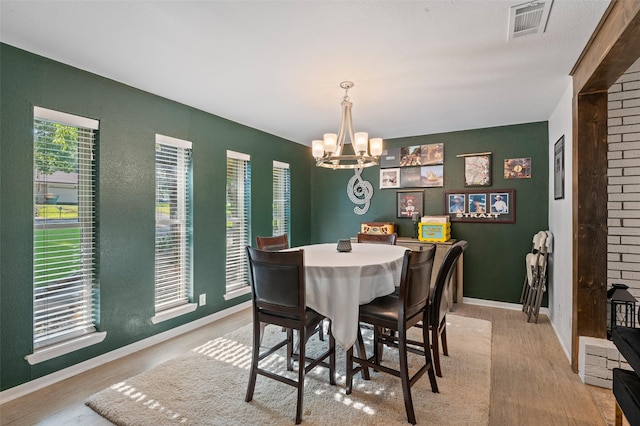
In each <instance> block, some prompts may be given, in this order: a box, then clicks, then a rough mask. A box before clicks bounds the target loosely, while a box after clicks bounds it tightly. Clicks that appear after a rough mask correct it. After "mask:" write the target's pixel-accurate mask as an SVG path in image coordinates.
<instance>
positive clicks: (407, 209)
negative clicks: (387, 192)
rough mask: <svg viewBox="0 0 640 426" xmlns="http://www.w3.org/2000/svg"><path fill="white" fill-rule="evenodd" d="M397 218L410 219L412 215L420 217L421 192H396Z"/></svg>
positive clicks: (421, 212) (421, 205) (421, 211)
mask: <svg viewBox="0 0 640 426" xmlns="http://www.w3.org/2000/svg"><path fill="white" fill-rule="evenodd" d="M396 195H397V203H396V205H397V213H398V214H397V216H398V217H404V218H407V219H411V217H412V216H413V214H415V213H417V214H418V215H420V216H422V214H423V213H424V212H423V210H422V208H423V196H424V192H423V191H398V192H397V194H396Z"/></svg>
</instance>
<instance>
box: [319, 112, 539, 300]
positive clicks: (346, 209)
mask: <svg viewBox="0 0 640 426" xmlns="http://www.w3.org/2000/svg"><path fill="white" fill-rule="evenodd" d="M384 143H385V147H386V148H394V147H403V146H412V145H426V144H433V143H443V144H444V152H445V161H444V185H445V186H444V188H418V189H424V204H425V205H424V209H425V212H426V214H429V215H442V214H443V213H444V205H443V192H444V191H454V190H464V189H465V187H464V172H463V168H464V160H463V159H462V158H458V157H456V156H457V155H459V154H465V153H474V152H492V154H493V155H492V166H493V172H492V185H491V186H490V187H487V188H486V189H487V192H495V190H500V189H515V196H516V222H515V223H514V224H495V223H460V222H454V223H452V226H451V233H452V238H455V239H459V240H467V241H468V242H469V247H468V249H467V251H466V252H465V255H464V297H471V298H478V299H487V300H493V301H501V302H510V303H519V300H520V292H521V290H522V284H523V280H524V271H525V269H524V257H525V255H526V253H528V252H529V251H530V250H531V238H532V237H533V234H535V233H536V232H538V231H539V230H541V229H548V210H549V207H548V191H549V189H548V187H549V182H548V181H549V179H548V152H547V150H548V132H547V122H539V123H530V124H521V125H514V126H503V127H494V128H486V129H477V130H469V131H460V132H451V133H442V134H435V135H428V136H416V137H410V138H398V139H389V140H385V142H384ZM520 157H530V158H531V164H532V177H531V178H530V179H504V177H503V165H504V160H505V159H507V158H520ZM351 176H353V172H351V171H347V170H329V169H320V168H318V169H314V170H313V172H312V177H311V179H312V187H313V193H312V195H313V198H312V201H311V203H312V210H311V223H312V224H313V229H312V233H311V240H312V241H313V242H333V241H337V240H338V238H348V237H351V236H355V235H356V233H357V232H358V230H359V229H360V223H361V222H395V223H396V224H397V225H398V228H399V231H398V235H400V236H404V237H411V236H412V234H413V223H412V221H411V220H410V219H403V218H397V217H396V192H397V191H398V190H397V189H379V187H380V183H379V176H380V168H379V167H372V168H368V169H365V170H364V171H363V173H362V176H363V178H364V179H365V180H367V181H369V182H370V183H371V184H372V185H373V187H374V195H373V198H372V199H371V207H370V208H369V211H368V212H367V213H365V214H364V215H362V216H359V215H356V214H355V213H354V211H353V208H354V207H355V204H353V203H352V202H351V201H350V200H349V198H348V196H347V192H346V188H347V182H348V180H349V179H350V178H351ZM402 189H408V188H402ZM467 189H479V188H467ZM483 189H484V188H483Z"/></svg>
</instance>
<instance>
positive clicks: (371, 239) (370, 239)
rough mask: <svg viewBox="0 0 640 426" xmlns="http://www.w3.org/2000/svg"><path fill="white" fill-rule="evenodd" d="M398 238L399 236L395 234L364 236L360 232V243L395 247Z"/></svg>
mask: <svg viewBox="0 0 640 426" xmlns="http://www.w3.org/2000/svg"><path fill="white" fill-rule="evenodd" d="M397 238H398V234H396V233H395V232H394V233H393V234H364V233H362V232H358V242H359V243H373V244H391V245H395V244H396V239H397Z"/></svg>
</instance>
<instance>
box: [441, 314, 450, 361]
mask: <svg viewBox="0 0 640 426" xmlns="http://www.w3.org/2000/svg"><path fill="white" fill-rule="evenodd" d="M439 333H440V338H441V339H442V353H443V354H444V355H445V356H449V348H447V317H446V316H445V317H444V318H443V319H442V323H441V324H440V332H439Z"/></svg>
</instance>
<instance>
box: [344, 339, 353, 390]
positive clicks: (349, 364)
mask: <svg viewBox="0 0 640 426" xmlns="http://www.w3.org/2000/svg"><path fill="white" fill-rule="evenodd" d="M346 358H347V377H346V380H345V381H346V383H345V393H346V394H347V395H351V388H352V386H353V346H351V347H350V348H349V349H347V354H346Z"/></svg>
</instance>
